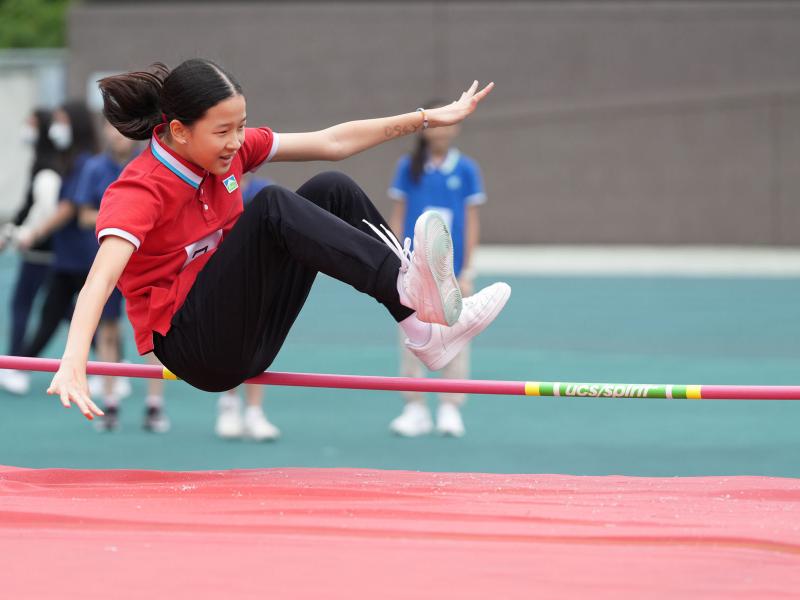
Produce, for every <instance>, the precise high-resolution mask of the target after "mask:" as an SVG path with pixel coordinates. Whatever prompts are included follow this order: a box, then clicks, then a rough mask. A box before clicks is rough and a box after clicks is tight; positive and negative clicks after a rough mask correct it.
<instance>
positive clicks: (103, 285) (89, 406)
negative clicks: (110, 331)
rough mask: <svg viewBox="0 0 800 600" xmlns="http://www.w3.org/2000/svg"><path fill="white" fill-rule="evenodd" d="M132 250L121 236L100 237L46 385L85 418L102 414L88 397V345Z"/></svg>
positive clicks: (65, 405) (53, 393) (51, 392)
mask: <svg viewBox="0 0 800 600" xmlns="http://www.w3.org/2000/svg"><path fill="white" fill-rule="evenodd" d="M133 251H134V247H133V244H131V243H130V242H128V241H126V240H123V239H122V238H119V237H115V236H107V237H105V238H104V239H103V242H102V243H101V244H100V249H99V250H98V251H97V256H96V257H95V259H94V263H93V264H92V269H91V270H90V271H89V276H88V277H87V278H86V283H85V284H84V286H83V289H82V290H81V293H80V294H78V302H77V303H76V304H75V312H74V313H73V316H72V322H71V323H70V326H69V336H68V337H67V346H66V348H65V350H64V356H63V357H62V358H61V365H60V366H59V368H58V372H56V374H55V376H54V377H53V381H52V383H51V384H50V387H49V388H47V393H48V394H51V395H54V396H59V397H60V398H61V404H63V405H64V407H65V408H69V406H70V403H73V402H74V403H75V404H76V405H77V406H78V408H79V409H80V411H81V412H82V413H83V416H85V417H86V418H87V419H92V418H93V415H102V414H103V412H102V411H101V410H100V409H99V408H97V406H96V405H95V404H94V402H92V400H91V398H89V389H88V386H87V385H86V362H87V361H88V360H89V346H90V345H91V343H92V337H93V336H94V332H95V330H96V329H97V324H98V323H99V321H100V313H102V311H103V306H105V303H106V301H107V300H108V297H109V296H110V295H111V291H112V290H113V289H114V286H115V285H116V283H117V280H118V279H119V276H120V275H121V274H122V271H123V270H124V269H125V265H127V264H128V260H129V259H130V257H131V255H132V254H133Z"/></svg>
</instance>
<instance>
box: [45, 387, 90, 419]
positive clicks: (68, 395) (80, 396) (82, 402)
mask: <svg viewBox="0 0 800 600" xmlns="http://www.w3.org/2000/svg"><path fill="white" fill-rule="evenodd" d="M47 393H48V394H51V395H52V394H55V393H58V395H59V398H60V399H61V405H62V406H63V407H64V408H69V407H70V406H72V404H75V406H77V407H78V409H79V410H80V411H81V414H83V416H84V417H86V418H87V419H89V420H90V421H91V420H92V419H94V417H95V416H98V417H102V416H103V414H104V413H103V411H102V410H100V408H99V407H98V406H97V405H96V404H95V403H94V402H92V399H91V398H90V397H89V396H87V395H86V394H85V393H83V392H81V391H67V390H62V391H61V392H56V390H55V388H54V387H52V386H51V387H49V388H48V389H47Z"/></svg>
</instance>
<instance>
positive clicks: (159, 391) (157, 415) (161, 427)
mask: <svg viewBox="0 0 800 600" xmlns="http://www.w3.org/2000/svg"><path fill="white" fill-rule="evenodd" d="M147 362H148V363H150V364H151V365H158V366H162V365H161V363H160V362H158V358H156V355H155V354H153V353H152V352H151V353H150V354H148V355H147ZM171 427H172V423H171V422H170V420H169V417H168V416H167V411H166V410H165V408H164V380H163V379H148V380H147V396H145V399H144V421H143V422H142V428H143V429H144V430H145V431H149V432H150V433H167V432H168V431H169V430H170V428H171Z"/></svg>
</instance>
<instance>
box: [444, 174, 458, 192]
mask: <svg viewBox="0 0 800 600" xmlns="http://www.w3.org/2000/svg"><path fill="white" fill-rule="evenodd" d="M447 187H448V188H449V189H451V190H457V189H458V188H460V187H461V177H459V176H458V175H451V176H450V177H448V178H447Z"/></svg>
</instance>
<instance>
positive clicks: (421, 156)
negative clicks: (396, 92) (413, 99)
mask: <svg viewBox="0 0 800 600" xmlns="http://www.w3.org/2000/svg"><path fill="white" fill-rule="evenodd" d="M446 104H447V102H445V101H444V100H441V99H439V98H433V99H431V100H428V101H427V102H426V103H425V104H423V105H422V106H423V108H425V109H429V108H439V107H441V106H445V105H446ZM427 160H428V140H426V139H425V136H424V135H422V130H420V132H419V133H418V134H417V140H416V143H415V144H414V151H413V152H412V153H411V180H412V181H413V182H414V183H419V180H420V179H421V178H422V171H423V170H424V169H425V161H427Z"/></svg>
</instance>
